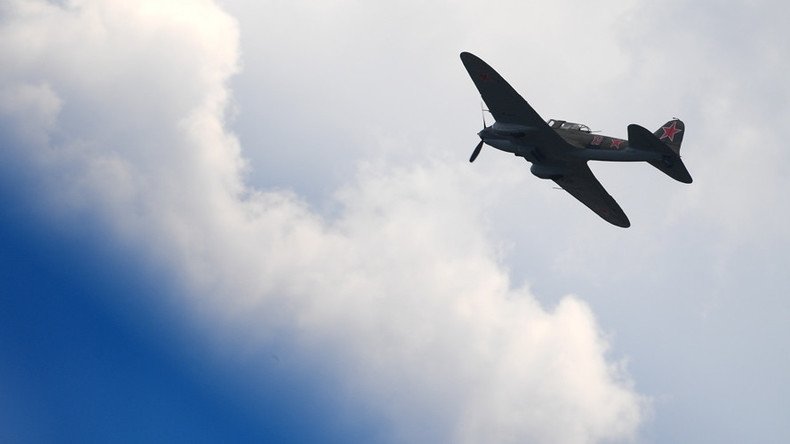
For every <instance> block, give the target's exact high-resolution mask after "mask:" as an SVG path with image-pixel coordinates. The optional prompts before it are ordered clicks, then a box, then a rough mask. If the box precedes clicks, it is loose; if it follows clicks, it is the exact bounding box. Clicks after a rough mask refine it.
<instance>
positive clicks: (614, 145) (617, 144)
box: [609, 139, 623, 150]
mask: <svg viewBox="0 0 790 444" xmlns="http://www.w3.org/2000/svg"><path fill="white" fill-rule="evenodd" d="M621 143H623V140H622V139H612V144H611V145H609V148H614V149H616V150H619V149H620V144H621Z"/></svg>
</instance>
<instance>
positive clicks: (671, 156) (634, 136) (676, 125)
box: [628, 119, 692, 183]
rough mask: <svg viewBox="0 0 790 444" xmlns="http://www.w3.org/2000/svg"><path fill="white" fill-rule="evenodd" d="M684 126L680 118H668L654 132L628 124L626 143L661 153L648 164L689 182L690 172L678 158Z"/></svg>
mask: <svg viewBox="0 0 790 444" xmlns="http://www.w3.org/2000/svg"><path fill="white" fill-rule="evenodd" d="M684 131H685V126H684V125H683V122H682V121H680V120H677V119H675V120H670V121H669V122H667V123H666V125H664V126H663V127H661V128H660V129H659V130H658V131H656V132H655V133H652V134H651V133H650V131H648V130H647V129H645V128H643V127H641V126H639V125H636V124H632V125H628V145H629V146H630V147H631V148H634V149H639V150H644V151H650V152H653V153H656V154H660V155H661V159H660V160H648V162H649V163H650V165H653V166H654V167H656V168H658V169H659V170H661V171H662V172H663V173H664V174H666V175H667V176H669V177H671V178H673V179H675V180H677V181H679V182H683V183H691V181H692V179H691V174H689V172H688V170H687V169H686V165H684V164H683V161H682V160H680V143H681V142H682V141H683V132H684Z"/></svg>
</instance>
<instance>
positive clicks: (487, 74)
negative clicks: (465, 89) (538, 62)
mask: <svg viewBox="0 0 790 444" xmlns="http://www.w3.org/2000/svg"><path fill="white" fill-rule="evenodd" d="M461 61H462V62H463V64H464V67H465V68H466V71H467V72H468V73H469V76H470V77H471V78H472V81H473V82H474V83H475V86H476V87H477V90H478V91H480V95H481V96H482V97H483V101H484V102H485V103H486V106H488V110H489V112H491V115H493V116H494V119H496V121H497V122H502V123H512V124H517V125H524V126H527V127H532V128H535V130H536V131H537V135H538V139H539V140H540V141H542V142H543V143H542V144H541V145H542V146H543V147H544V148H548V149H558V150H559V149H561V150H571V149H573V148H572V147H571V146H570V145H569V144H568V143H567V142H565V140H563V138H562V137H560V135H559V134H557V133H556V132H555V131H554V130H553V129H551V127H550V126H549V125H548V124H547V123H546V121H545V120H543V118H542V117H540V115H538V113H537V112H535V110H534V109H532V107H531V106H529V103H527V101H526V100H524V98H523V97H521V95H520V94H519V93H518V92H516V90H515V89H513V87H512V86H510V84H509V83H507V81H506V80H505V79H503V78H502V76H500V75H499V73H498V72H496V71H494V69H493V68H491V66H489V65H488V63H486V62H484V61H483V60H481V59H480V58H479V57H477V56H476V55H474V54H470V53H468V52H462V53H461Z"/></svg>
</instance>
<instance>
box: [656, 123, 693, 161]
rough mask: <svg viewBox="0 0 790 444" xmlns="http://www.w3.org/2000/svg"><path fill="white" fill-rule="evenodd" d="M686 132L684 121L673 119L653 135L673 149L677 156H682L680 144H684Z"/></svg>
mask: <svg viewBox="0 0 790 444" xmlns="http://www.w3.org/2000/svg"><path fill="white" fill-rule="evenodd" d="M685 132H686V125H684V124H683V121H682V120H680V119H672V120H670V121H669V122H667V123H665V124H664V125H662V126H661V128H659V129H658V130H656V132H654V133H653V135H654V136H656V137H658V140H660V141H662V142H664V143H665V144H666V145H667V146H669V147H670V148H672V151H674V152H675V154H677V155H680V144H681V143H682V142H683V134H685Z"/></svg>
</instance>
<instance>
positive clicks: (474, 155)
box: [469, 140, 483, 163]
mask: <svg viewBox="0 0 790 444" xmlns="http://www.w3.org/2000/svg"><path fill="white" fill-rule="evenodd" d="M481 148H483V141H482V140H481V141H480V143H478V144H477V146H476V147H475V150H474V151H472V157H470V158H469V162H470V163H471V162H474V161H475V159H477V155H478V154H480V149H481Z"/></svg>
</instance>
